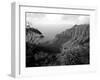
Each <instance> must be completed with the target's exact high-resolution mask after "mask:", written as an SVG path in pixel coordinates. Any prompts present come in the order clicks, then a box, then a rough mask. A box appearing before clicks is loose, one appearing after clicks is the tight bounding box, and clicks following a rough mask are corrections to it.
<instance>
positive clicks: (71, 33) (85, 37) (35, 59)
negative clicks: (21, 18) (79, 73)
mask: <svg viewBox="0 0 100 80" xmlns="http://www.w3.org/2000/svg"><path fill="white" fill-rule="evenodd" d="M26 31H27V32H26V67H36V66H37V67H38V66H56V65H78V64H89V55H90V54H89V42H90V38H89V36H90V34H89V24H82V25H74V26H73V27H72V28H70V29H66V30H65V31H63V32H61V33H60V34H57V35H56V36H55V39H54V40H51V41H47V42H44V43H39V40H41V39H43V37H45V36H43V34H42V32H40V31H39V30H38V31H37V30H36V29H35V28H34V29H33V28H26ZM51 42H52V43H51Z"/></svg>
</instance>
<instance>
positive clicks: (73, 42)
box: [59, 24, 89, 64]
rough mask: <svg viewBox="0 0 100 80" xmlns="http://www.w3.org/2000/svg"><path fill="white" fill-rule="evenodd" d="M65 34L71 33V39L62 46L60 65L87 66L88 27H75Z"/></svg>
mask: <svg viewBox="0 0 100 80" xmlns="http://www.w3.org/2000/svg"><path fill="white" fill-rule="evenodd" d="M69 31H72V32H69ZM67 32H68V33H71V38H70V40H69V41H67V42H65V43H64V44H63V45H62V52H61V54H59V57H60V59H59V60H60V61H61V64H88V63H89V25H87V24H85V25H75V26H74V27H73V28H71V29H69V30H66V32H65V33H67Z"/></svg>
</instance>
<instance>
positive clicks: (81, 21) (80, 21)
mask: <svg viewBox="0 0 100 80" xmlns="http://www.w3.org/2000/svg"><path fill="white" fill-rule="evenodd" d="M89 23H90V16H80V17H79V18H78V21H77V24H89Z"/></svg>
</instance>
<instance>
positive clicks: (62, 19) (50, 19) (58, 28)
mask: <svg viewBox="0 0 100 80" xmlns="http://www.w3.org/2000/svg"><path fill="white" fill-rule="evenodd" d="M26 21H27V22H29V23H31V24H32V26H31V27H34V28H37V29H38V30H40V31H41V32H42V33H43V35H45V39H48V40H49V39H53V38H54V37H55V35H56V34H58V33H60V32H62V31H64V30H65V29H69V28H71V27H73V25H75V24H78V25H79V24H89V16H82V15H63V14H43V13H27V14H26Z"/></svg>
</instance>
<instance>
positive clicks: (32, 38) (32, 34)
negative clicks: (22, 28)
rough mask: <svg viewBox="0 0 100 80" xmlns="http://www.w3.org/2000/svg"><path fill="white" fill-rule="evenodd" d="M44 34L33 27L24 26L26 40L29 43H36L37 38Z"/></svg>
mask: <svg viewBox="0 0 100 80" xmlns="http://www.w3.org/2000/svg"><path fill="white" fill-rule="evenodd" d="M43 37H44V36H43V35H42V33H41V32H40V31H39V30H37V29H35V28H31V27H29V28H26V42H28V43H31V44H38V42H39V40H40V39H42V38H43Z"/></svg>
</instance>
